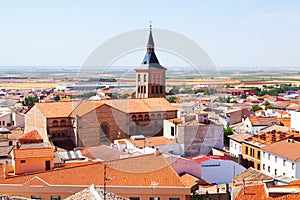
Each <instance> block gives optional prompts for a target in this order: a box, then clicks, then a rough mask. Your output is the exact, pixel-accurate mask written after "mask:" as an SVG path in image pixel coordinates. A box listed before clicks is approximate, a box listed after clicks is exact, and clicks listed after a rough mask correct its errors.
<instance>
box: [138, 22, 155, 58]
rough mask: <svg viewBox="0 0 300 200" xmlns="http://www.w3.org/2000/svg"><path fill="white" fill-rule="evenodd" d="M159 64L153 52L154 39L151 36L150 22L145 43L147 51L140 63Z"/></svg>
mask: <svg viewBox="0 0 300 200" xmlns="http://www.w3.org/2000/svg"><path fill="white" fill-rule="evenodd" d="M152 63H153V64H159V61H158V59H157V57H156V55H155V53H154V40H153V36H152V25H151V24H150V33H149V39H148V43H147V52H146V55H145V57H144V59H143V62H142V64H152Z"/></svg>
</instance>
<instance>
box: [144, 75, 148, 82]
mask: <svg viewBox="0 0 300 200" xmlns="http://www.w3.org/2000/svg"><path fill="white" fill-rule="evenodd" d="M144 82H147V75H146V74H144Z"/></svg>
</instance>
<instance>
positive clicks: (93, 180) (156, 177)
mask: <svg viewBox="0 0 300 200" xmlns="http://www.w3.org/2000/svg"><path fill="white" fill-rule="evenodd" d="M141 157H142V156H141ZM144 157H145V158H138V157H133V158H129V159H122V160H120V162H119V161H114V162H109V163H108V164H109V165H108V167H107V171H106V174H107V176H109V177H112V179H111V180H110V181H108V182H107V185H108V186H109V185H111V186H147V187H149V186H151V183H153V182H156V183H158V186H170V187H172V186H174V187H185V186H184V184H183V183H182V181H181V179H180V177H179V176H178V174H177V173H176V172H175V171H174V169H173V168H172V167H171V166H170V165H168V164H167V165H166V164H165V162H166V161H164V160H165V159H164V158H163V156H155V155H145V156H144ZM124 160H126V161H125V162H123V161H124ZM155 165H156V167H155ZM149 166H152V168H150V167H149ZM140 167H145V168H146V169H147V170H142V169H141V168H140ZM103 170H104V166H103V164H102V163H93V164H87V165H82V166H76V167H70V168H62V169H55V170H51V171H46V172H38V173H34V174H29V175H20V176H16V177H11V178H6V179H4V178H1V177H0V184H23V183H25V182H27V181H29V180H30V179H32V178H33V177H35V176H36V177H39V178H40V179H41V180H43V181H45V182H46V183H48V184H50V185H91V184H95V185H103Z"/></svg>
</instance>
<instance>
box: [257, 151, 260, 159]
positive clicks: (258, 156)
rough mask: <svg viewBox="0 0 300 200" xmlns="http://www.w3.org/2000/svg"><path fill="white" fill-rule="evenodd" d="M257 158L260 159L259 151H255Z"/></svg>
mask: <svg viewBox="0 0 300 200" xmlns="http://www.w3.org/2000/svg"><path fill="white" fill-rule="evenodd" d="M257 159H259V160H260V151H257Z"/></svg>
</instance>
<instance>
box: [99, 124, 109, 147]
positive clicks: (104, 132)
mask: <svg viewBox="0 0 300 200" xmlns="http://www.w3.org/2000/svg"><path fill="white" fill-rule="evenodd" d="M108 131H109V126H108V124H106V123H103V124H101V130H100V143H106V142H109V140H108V134H109V133H108Z"/></svg>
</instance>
